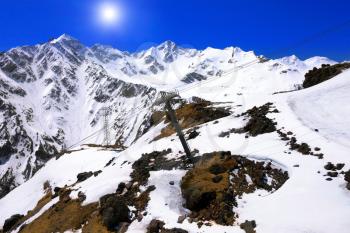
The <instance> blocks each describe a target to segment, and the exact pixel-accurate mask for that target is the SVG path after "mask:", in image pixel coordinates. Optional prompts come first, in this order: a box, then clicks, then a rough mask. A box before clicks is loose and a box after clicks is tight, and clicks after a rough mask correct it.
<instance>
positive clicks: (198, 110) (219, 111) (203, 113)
mask: <svg viewBox="0 0 350 233" xmlns="http://www.w3.org/2000/svg"><path fill="white" fill-rule="evenodd" d="M230 114H231V112H230V111H229V109H227V108H224V107H215V106H214V105H213V103H211V102H209V101H205V100H197V101H196V102H193V103H185V104H182V105H181V106H180V107H179V108H178V109H176V116H177V118H178V120H179V123H180V125H181V127H182V128H183V129H187V128H191V127H194V126H197V125H201V124H204V123H207V122H210V121H214V120H217V119H219V118H223V117H226V116H229V115H230ZM152 119H153V120H152V122H153V124H158V123H160V122H161V121H163V120H164V122H165V123H166V124H167V126H166V127H165V128H163V129H162V130H161V134H160V135H158V136H157V137H155V138H154V140H159V139H161V138H164V137H169V136H170V135H172V134H174V133H175V129H174V127H173V126H172V124H171V123H170V122H171V121H170V117H169V116H167V115H166V113H165V112H155V113H153V115H152Z"/></svg>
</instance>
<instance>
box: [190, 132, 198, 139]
mask: <svg viewBox="0 0 350 233" xmlns="http://www.w3.org/2000/svg"><path fill="white" fill-rule="evenodd" d="M198 135H199V133H198V132H197V131H192V132H191V133H190V134H189V135H188V138H187V140H191V139H194V138H196V137H197V136H198Z"/></svg>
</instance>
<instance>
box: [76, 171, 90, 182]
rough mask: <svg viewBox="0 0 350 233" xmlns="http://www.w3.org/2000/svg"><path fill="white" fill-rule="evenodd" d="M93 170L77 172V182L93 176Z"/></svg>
mask: <svg viewBox="0 0 350 233" xmlns="http://www.w3.org/2000/svg"><path fill="white" fill-rule="evenodd" d="M93 174H94V173H93V172H82V173H79V174H78V175H77V179H78V181H77V182H82V181H84V180H87V179H88V178H90V177H91V176H93Z"/></svg>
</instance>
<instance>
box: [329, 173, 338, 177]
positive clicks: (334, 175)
mask: <svg viewBox="0 0 350 233" xmlns="http://www.w3.org/2000/svg"><path fill="white" fill-rule="evenodd" d="M327 176H330V177H337V176H338V172H327Z"/></svg>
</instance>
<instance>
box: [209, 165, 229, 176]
mask: <svg viewBox="0 0 350 233" xmlns="http://www.w3.org/2000/svg"><path fill="white" fill-rule="evenodd" d="M209 171H210V173H212V174H214V175H219V174H221V173H224V172H226V171H227V169H226V168H225V167H223V166H220V165H219V164H213V165H212V166H211V167H210V168H209Z"/></svg>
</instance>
